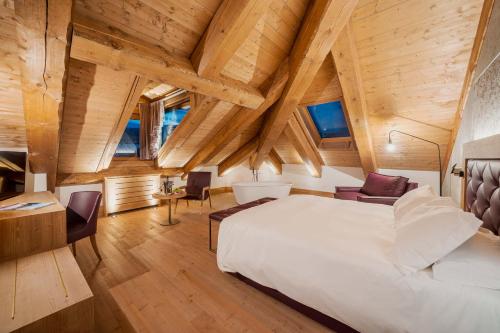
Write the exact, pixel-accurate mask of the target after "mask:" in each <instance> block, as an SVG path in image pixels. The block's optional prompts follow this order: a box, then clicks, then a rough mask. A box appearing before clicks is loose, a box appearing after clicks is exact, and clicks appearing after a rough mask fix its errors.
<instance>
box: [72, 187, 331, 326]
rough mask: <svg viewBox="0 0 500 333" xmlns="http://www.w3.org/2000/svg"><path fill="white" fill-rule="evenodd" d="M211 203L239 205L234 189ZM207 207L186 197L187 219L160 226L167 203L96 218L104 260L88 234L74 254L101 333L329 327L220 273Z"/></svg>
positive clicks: (182, 213) (183, 211)
mask: <svg viewBox="0 0 500 333" xmlns="http://www.w3.org/2000/svg"><path fill="white" fill-rule="evenodd" d="M213 203H214V208H213V210H219V209H224V208H227V207H230V206H233V205H235V202H234V201H233V197H232V194H230V193H225V194H220V195H217V196H214V198H213ZM208 212H209V210H208V207H207V208H205V210H204V211H203V213H202V214H200V207H199V205H198V203H192V204H191V205H190V207H189V208H188V207H186V205H185V203H184V202H181V203H179V210H178V212H177V214H176V217H177V218H179V219H180V220H181V221H182V222H181V223H180V224H178V225H175V226H172V227H163V226H160V225H159V221H160V220H162V219H165V218H166V217H167V207H166V206H164V207H159V208H157V209H155V208H149V209H142V210H136V211H132V212H128V213H122V214H118V215H116V216H115V217H105V218H100V219H99V222H98V233H97V242H98V245H99V248H100V250H101V254H102V256H103V261H102V262H100V263H99V262H98V261H97V258H96V257H95V255H94V253H93V252H92V248H91V247H90V241H89V240H88V239H84V240H81V241H79V242H78V243H77V257H76V258H77V262H78V264H79V265H80V267H81V269H82V271H83V273H84V276H85V278H86V279H87V281H88V283H89V285H90V287H91V289H92V291H93V292H94V294H95V320H96V332H99V333H104V332H176V333H177V332H330V331H329V330H328V329H326V328H324V327H323V326H321V325H319V324H317V323H316V322H314V321H312V320H310V319H308V318H306V317H304V316H302V315H301V314H300V313H298V312H296V311H294V310H292V309H290V308H288V307H287V306H285V305H283V304H281V303H279V302H277V301H275V300H274V299H272V298H270V297H268V296H266V295H264V294H262V293H261V292H259V291H258V290H255V289H254V288H252V287H250V286H248V285H246V284H244V283H243V282H241V281H239V280H237V279H236V278H234V277H232V276H229V275H227V274H224V273H222V272H220V271H219V270H218V268H217V263H216V256H215V254H213V253H212V252H210V251H208V245H207V242H208ZM216 228H217V227H214V232H215V233H214V234H215V235H216Z"/></svg>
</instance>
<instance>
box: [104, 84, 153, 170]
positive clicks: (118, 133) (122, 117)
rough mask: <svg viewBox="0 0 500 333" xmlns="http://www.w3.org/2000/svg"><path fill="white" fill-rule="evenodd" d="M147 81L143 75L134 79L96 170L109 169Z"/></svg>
mask: <svg viewBox="0 0 500 333" xmlns="http://www.w3.org/2000/svg"><path fill="white" fill-rule="evenodd" d="M147 82H148V80H147V79H146V78H145V77H141V76H136V77H135V78H134V80H133V81H132V85H131V87H130V91H129V94H128V95H127V99H126V100H125V102H124V105H123V108H122V112H121V114H119V117H117V119H116V122H115V126H114V128H113V129H112V131H111V132H110V134H109V139H108V143H107V144H106V148H105V149H104V151H103V153H102V156H101V160H100V161H99V165H98V166H97V170H96V171H101V170H102V169H107V168H108V167H109V164H110V163H111V159H112V158H113V155H114V154H115V151H116V148H117V147H118V143H120V140H121V138H122V136H123V133H124V132H125V128H126V127H127V123H128V121H129V120H130V117H131V116H132V112H134V109H135V107H136V106H137V103H138V102H139V98H140V97H141V95H142V91H143V90H144V87H145V86H146V84H147Z"/></svg>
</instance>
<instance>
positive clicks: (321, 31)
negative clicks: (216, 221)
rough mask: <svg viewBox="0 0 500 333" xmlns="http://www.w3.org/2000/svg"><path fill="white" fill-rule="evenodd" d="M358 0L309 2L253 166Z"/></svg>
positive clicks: (268, 147) (273, 139)
mask: <svg viewBox="0 0 500 333" xmlns="http://www.w3.org/2000/svg"><path fill="white" fill-rule="evenodd" d="M357 2H358V1H357V0H329V1H328V0H325V1H314V2H313V3H312V5H311V7H310V8H309V10H308V12H307V14H306V17H305V20H304V22H303V24H302V27H301V30H300V32H299V35H298V36H297V38H296V41H295V44H294V46H293V49H292V52H291V55H290V79H289V80H288V83H287V85H286V86H285V89H284V92H283V95H282V96H281V99H280V100H279V101H278V103H277V105H276V106H275V107H274V108H273V110H272V112H271V114H270V117H269V119H268V120H267V122H266V123H265V124H264V126H263V128H262V130H261V133H260V138H259V148H258V151H257V156H256V158H255V160H254V161H253V167H254V168H256V169H257V168H259V167H260V165H261V164H262V162H263V161H264V159H265V158H266V157H267V155H268V154H269V152H270V151H271V149H272V147H273V146H274V144H275V143H276V142H277V141H278V138H279V137H280V135H281V133H282V132H283V130H284V129H285V127H286V125H287V123H288V120H289V119H290V116H291V115H292V112H293V111H294V110H295V109H296V108H297V104H298V103H299V101H300V100H301V99H302V97H303V96H304V93H305V92H306V90H307V88H308V87H309V86H310V84H311V82H312V80H313V79H314V77H315V75H316V72H317V71H318V69H319V68H320V67H321V64H322V63H323V60H324V59H325V57H326V55H327V54H328V53H329V52H330V50H331V47H332V45H333V43H334V42H335V40H336V39H337V37H338V35H339V34H340V32H341V31H342V29H343V28H344V26H345V24H346V23H347V22H348V20H349V18H350V16H351V14H352V11H353V10H354V7H355V6H356V4H357Z"/></svg>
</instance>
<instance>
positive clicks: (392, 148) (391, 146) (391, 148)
mask: <svg viewBox="0 0 500 333" xmlns="http://www.w3.org/2000/svg"><path fill="white" fill-rule="evenodd" d="M394 132H396V133H399V134H403V135H406V136H410V137H412V138H415V139H418V140H422V141H425V142H428V143H432V144H433V145H435V146H436V147H437V151H438V160H439V195H443V186H442V184H441V178H442V173H443V170H442V167H441V148H440V147H439V144H438V143H437V142H434V141H430V140H427V139H424V138H421V137H418V136H416V135H413V134H409V133H405V132H401V131H398V130H391V131H389V141H388V142H387V146H386V149H387V151H388V152H394V151H395V150H396V146H395V145H394V144H393V143H392V138H391V135H392V133H394Z"/></svg>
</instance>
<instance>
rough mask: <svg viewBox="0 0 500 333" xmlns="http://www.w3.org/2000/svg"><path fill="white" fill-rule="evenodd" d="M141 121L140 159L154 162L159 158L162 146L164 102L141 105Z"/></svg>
mask: <svg viewBox="0 0 500 333" xmlns="http://www.w3.org/2000/svg"><path fill="white" fill-rule="evenodd" d="M139 112H140V119H141V130H140V133H141V134H140V138H139V141H140V159H141V160H152V159H155V158H156V157H157V156H158V151H159V150H160V144H161V129H162V127H163V117H164V115H165V110H164V109H163V101H157V102H153V103H150V104H139Z"/></svg>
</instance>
